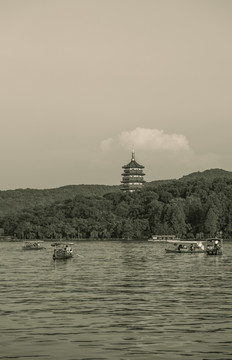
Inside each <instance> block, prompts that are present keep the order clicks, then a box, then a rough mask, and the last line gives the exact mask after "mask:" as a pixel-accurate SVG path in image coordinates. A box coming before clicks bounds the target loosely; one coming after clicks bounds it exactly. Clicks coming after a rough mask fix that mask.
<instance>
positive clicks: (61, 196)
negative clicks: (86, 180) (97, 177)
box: [0, 185, 119, 216]
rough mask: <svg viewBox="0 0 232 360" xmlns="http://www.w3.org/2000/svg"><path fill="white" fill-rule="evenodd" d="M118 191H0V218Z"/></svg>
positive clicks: (101, 188)
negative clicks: (27, 209) (56, 202)
mask: <svg viewBox="0 0 232 360" xmlns="http://www.w3.org/2000/svg"><path fill="white" fill-rule="evenodd" d="M115 191H119V186H109V185H67V186H62V187H60V188H54V189H43V190H38V189H16V190H6V191H0V216H3V215H6V214H14V213H18V212H19V211H20V210H22V209H25V208H33V207H36V206H46V205H50V204H52V203H54V202H55V201H63V200H67V199H73V198H75V197H76V196H77V195H86V196H95V195H96V196H103V195H105V194H107V193H109V192H115Z"/></svg>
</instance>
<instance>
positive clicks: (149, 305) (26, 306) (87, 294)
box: [0, 241, 232, 360]
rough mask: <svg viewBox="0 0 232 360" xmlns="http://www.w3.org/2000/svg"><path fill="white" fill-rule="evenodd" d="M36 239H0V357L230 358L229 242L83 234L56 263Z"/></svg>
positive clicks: (87, 359)
mask: <svg viewBox="0 0 232 360" xmlns="http://www.w3.org/2000/svg"><path fill="white" fill-rule="evenodd" d="M45 246H46V250H41V251H22V243H7V242H4V243H0V260H1V261H0V279H1V280H0V331H1V335H0V359H4V360H6V359H27V360H28V359H37V360H49V359H56V360H103V359H107V360H109V359H113V360H130V359H136V360H146V359H149V360H150V359H156V360H159V359H160V360H164V359H165V360H168V359H172V360H177V359H178V360H180V359H191V360H195V359H196V360H201V359H202V360H213V359H216V360H225V359H230V360H231V359H232V343H231V341H232V262H231V259H232V243H229V242H227V243H225V244H224V255H222V256H208V257H207V256H206V255H205V254H165V251H164V248H165V244H164V243H157V244H154V243H152V242H120V241H113V242H110V241H105V242H104V241H99V242H97V241H96V242H93V241H92V242H91V241H83V242H75V243H74V245H73V254H74V257H73V258H72V259H68V260H60V261H53V260H52V252H53V248H52V247H51V246H50V243H47V242H46V243H45ZM77 253H78V254H81V255H82V256H83V257H78V256H77ZM75 254H76V256H75Z"/></svg>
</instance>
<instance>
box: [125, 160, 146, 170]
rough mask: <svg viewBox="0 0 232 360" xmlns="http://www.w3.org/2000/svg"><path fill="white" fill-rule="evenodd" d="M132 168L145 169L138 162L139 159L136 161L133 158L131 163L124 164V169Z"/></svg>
mask: <svg viewBox="0 0 232 360" xmlns="http://www.w3.org/2000/svg"><path fill="white" fill-rule="evenodd" d="M131 168H140V169H143V168H144V166H143V165H140V164H138V163H137V161H135V160H134V159H132V160H131V161H130V162H129V164H127V165H124V166H123V169H131Z"/></svg>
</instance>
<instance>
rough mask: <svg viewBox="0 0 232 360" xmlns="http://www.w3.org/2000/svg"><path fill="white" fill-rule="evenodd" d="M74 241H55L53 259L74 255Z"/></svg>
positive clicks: (68, 257)
mask: <svg viewBox="0 0 232 360" xmlns="http://www.w3.org/2000/svg"><path fill="white" fill-rule="evenodd" d="M71 245H72V243H68V244H65V243H53V244H51V246H54V252H53V255H52V258H53V260H62V259H70V258H72V257H73V251H72V247H71Z"/></svg>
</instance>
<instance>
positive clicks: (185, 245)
mask: <svg viewBox="0 0 232 360" xmlns="http://www.w3.org/2000/svg"><path fill="white" fill-rule="evenodd" d="M167 243H169V244H170V246H169V247H167V248H165V251H166V253H177V254H178V253H181V254H199V253H204V252H205V247H204V245H203V243H202V241H195V240H194V241H189V240H188V241H187V240H186V241H184V240H180V241H173V240H168V241H167Z"/></svg>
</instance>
